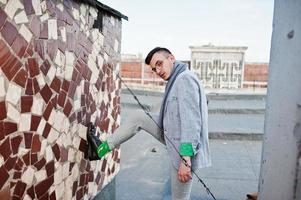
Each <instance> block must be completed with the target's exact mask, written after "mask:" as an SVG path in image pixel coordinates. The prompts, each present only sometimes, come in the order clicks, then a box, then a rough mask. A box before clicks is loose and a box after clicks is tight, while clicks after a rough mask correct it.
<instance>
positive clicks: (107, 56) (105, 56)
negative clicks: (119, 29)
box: [104, 53, 109, 62]
mask: <svg viewBox="0 0 301 200" xmlns="http://www.w3.org/2000/svg"><path fill="white" fill-rule="evenodd" d="M104 59H105V61H106V62H108V60H109V55H108V54H107V53H104Z"/></svg>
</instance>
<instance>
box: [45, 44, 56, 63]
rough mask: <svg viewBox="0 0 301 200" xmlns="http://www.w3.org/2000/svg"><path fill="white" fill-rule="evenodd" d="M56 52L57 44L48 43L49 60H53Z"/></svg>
mask: <svg viewBox="0 0 301 200" xmlns="http://www.w3.org/2000/svg"><path fill="white" fill-rule="evenodd" d="M57 50H58V44H57V42H54V41H48V43H47V54H48V55H49V57H50V59H51V60H54V58H55V56H56V52H57Z"/></svg>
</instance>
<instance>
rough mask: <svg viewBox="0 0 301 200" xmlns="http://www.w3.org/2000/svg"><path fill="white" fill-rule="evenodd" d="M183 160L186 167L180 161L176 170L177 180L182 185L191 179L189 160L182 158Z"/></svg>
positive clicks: (186, 157)
mask: <svg viewBox="0 0 301 200" xmlns="http://www.w3.org/2000/svg"><path fill="white" fill-rule="evenodd" d="M183 159H185V160H186V163H187V164H188V166H186V165H185V163H184V161H183V160H181V162H180V166H179V170H178V179H179V181H181V182H182V183H186V182H188V181H189V180H190V179H192V176H191V168H190V167H191V160H190V157H189V156H183Z"/></svg>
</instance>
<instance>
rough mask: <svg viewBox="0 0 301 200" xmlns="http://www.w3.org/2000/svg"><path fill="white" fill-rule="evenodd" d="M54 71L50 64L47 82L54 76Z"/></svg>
mask: <svg viewBox="0 0 301 200" xmlns="http://www.w3.org/2000/svg"><path fill="white" fill-rule="evenodd" d="M55 73H56V68H55V67H54V66H53V65H51V66H50V68H49V70H48V73H47V78H48V79H49V84H50V83H51V82H52V80H53V78H54V77H55Z"/></svg>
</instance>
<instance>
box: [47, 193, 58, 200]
mask: <svg viewBox="0 0 301 200" xmlns="http://www.w3.org/2000/svg"><path fill="white" fill-rule="evenodd" d="M49 200H56V196H55V191H53V192H52V193H51V194H50V195H49Z"/></svg>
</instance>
